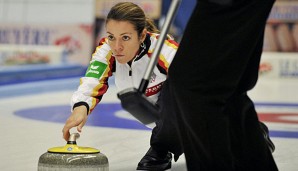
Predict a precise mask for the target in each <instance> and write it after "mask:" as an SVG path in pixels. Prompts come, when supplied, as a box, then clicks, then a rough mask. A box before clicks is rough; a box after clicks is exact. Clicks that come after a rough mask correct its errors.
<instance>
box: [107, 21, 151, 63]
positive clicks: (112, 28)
mask: <svg viewBox="0 0 298 171" xmlns="http://www.w3.org/2000/svg"><path fill="white" fill-rule="evenodd" d="M106 31H107V37H108V40H109V45H110V47H111V49H112V52H113V56H115V58H116V60H117V61H118V62H119V63H121V64H125V63H127V62H129V61H131V60H132V59H133V58H134V57H135V55H136V53H137V52H138V50H139V47H140V44H141V42H142V41H143V40H144V39H145V35H146V32H144V31H143V33H142V35H141V38H140V37H139V36H138V33H137V31H136V30H135V29H134V26H133V25H132V24H131V23H129V22H128V21H116V20H110V21H108V22H107V24H106Z"/></svg>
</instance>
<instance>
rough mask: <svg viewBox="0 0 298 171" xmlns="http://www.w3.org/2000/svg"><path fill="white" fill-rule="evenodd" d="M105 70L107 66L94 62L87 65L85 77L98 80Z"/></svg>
mask: <svg viewBox="0 0 298 171" xmlns="http://www.w3.org/2000/svg"><path fill="white" fill-rule="evenodd" d="M106 68H107V64H105V63H102V62H99V61H94V62H92V63H91V64H90V65H89V67H88V70H87V72H86V74H85V76H86V77H93V78H97V79H99V78H100V77H101V76H102V74H103V72H104V71H105V70H106Z"/></svg>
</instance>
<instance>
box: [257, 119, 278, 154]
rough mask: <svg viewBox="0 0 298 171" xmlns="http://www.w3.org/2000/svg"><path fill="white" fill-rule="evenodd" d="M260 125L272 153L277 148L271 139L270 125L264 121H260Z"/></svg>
mask: <svg viewBox="0 0 298 171" xmlns="http://www.w3.org/2000/svg"><path fill="white" fill-rule="evenodd" d="M260 126H261V130H262V133H263V135H264V138H265V140H266V143H267V145H268V147H269V149H270V151H271V153H273V152H274V150H275V145H274V144H273V142H272V141H271V139H270V137H269V130H268V127H267V126H266V125H265V124H264V123H262V122H260Z"/></svg>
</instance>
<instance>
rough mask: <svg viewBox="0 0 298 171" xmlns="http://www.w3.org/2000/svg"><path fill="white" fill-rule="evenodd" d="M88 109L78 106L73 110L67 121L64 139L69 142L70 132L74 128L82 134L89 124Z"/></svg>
mask: <svg viewBox="0 0 298 171" xmlns="http://www.w3.org/2000/svg"><path fill="white" fill-rule="evenodd" d="M87 112H88V111H87V108H86V107H85V106H78V107H76V108H74V109H73V112H72V114H71V115H70V116H69V118H68V119H67V120H66V122H65V125H64V127H63V130H62V132H63V138H64V139H65V140H66V141H68V139H69V136H70V132H69V130H70V129H71V128H73V127H77V130H78V132H82V128H83V126H84V125H85V123H86V122H87V118H88V116H87Z"/></svg>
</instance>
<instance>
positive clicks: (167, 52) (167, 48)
mask: <svg viewBox="0 0 298 171" xmlns="http://www.w3.org/2000/svg"><path fill="white" fill-rule="evenodd" d="M178 46H179V45H178V43H177V42H176V41H174V40H173V39H171V38H168V39H166V40H165V43H164V45H163V47H162V49H161V52H160V55H159V59H158V64H157V67H158V69H159V71H160V72H161V73H163V74H165V75H168V69H169V67H170V64H171V63H172V60H173V59H174V56H175V54H176V52H177V49H178Z"/></svg>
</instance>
